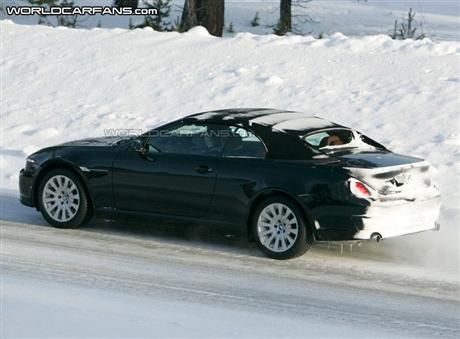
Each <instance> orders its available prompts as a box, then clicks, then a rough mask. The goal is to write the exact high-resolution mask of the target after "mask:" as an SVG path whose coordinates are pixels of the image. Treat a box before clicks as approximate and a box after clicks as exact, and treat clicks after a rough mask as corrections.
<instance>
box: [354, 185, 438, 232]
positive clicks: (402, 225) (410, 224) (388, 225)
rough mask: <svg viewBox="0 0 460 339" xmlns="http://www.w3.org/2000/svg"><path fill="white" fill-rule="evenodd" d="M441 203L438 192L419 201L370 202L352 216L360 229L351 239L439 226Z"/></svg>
mask: <svg viewBox="0 0 460 339" xmlns="http://www.w3.org/2000/svg"><path fill="white" fill-rule="evenodd" d="M440 207H441V196H440V195H439V194H437V195H435V196H432V197H430V198H428V199H425V200H420V201H417V200H416V201H406V202H403V203H380V204H373V205H371V206H370V207H369V209H368V210H367V211H366V214H365V215H357V216H352V219H353V221H354V222H355V223H356V224H357V225H358V229H359V231H358V232H357V233H356V234H355V235H354V236H353V238H354V239H371V238H372V237H373V236H380V237H381V238H391V237H397V236H400V235H405V234H411V233H417V232H422V231H428V230H438V229H439V224H438V222H437V220H438V217H439V211H440Z"/></svg>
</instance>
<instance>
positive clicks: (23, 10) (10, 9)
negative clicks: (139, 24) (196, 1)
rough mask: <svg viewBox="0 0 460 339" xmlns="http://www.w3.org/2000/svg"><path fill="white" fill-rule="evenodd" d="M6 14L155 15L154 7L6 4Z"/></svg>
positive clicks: (156, 12)
mask: <svg viewBox="0 0 460 339" xmlns="http://www.w3.org/2000/svg"><path fill="white" fill-rule="evenodd" d="M5 10H6V14H7V15H23V16H28V15H40V16H46V15H157V14H158V10H157V9H156V8H131V7H114V6H52V7H42V6H6V8H5Z"/></svg>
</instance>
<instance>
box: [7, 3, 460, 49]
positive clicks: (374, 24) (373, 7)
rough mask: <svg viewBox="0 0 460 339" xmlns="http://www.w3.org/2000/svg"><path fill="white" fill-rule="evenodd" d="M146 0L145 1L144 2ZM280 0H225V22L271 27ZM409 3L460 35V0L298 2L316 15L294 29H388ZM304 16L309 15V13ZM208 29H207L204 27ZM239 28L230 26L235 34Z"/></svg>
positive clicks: (436, 28)
mask: <svg viewBox="0 0 460 339" xmlns="http://www.w3.org/2000/svg"><path fill="white" fill-rule="evenodd" d="M74 2H75V3H76V4H81V5H83V4H84V5H107V6H109V5H111V4H112V3H113V1H112V0H74ZM26 3H27V2H26V1H25V0H8V4H26ZM140 3H142V1H141V2H140ZM183 4H184V1H183V0H173V6H172V9H171V19H172V20H171V21H173V20H175V19H176V18H177V17H180V16H181V10H182V6H183ZM278 7H279V0H263V1H260V0H226V8H225V23H226V28H228V26H229V25H230V23H232V24H233V27H234V30H235V32H236V33H238V32H251V33H255V34H267V33H272V31H273V27H274V25H275V24H276V23H277V20H278V17H279V12H278ZM409 8H413V10H414V11H415V12H416V17H415V23H416V28H417V33H422V32H423V33H425V34H426V35H427V36H428V37H429V38H431V39H433V40H438V41H439V40H460V35H459V31H460V22H459V20H458V16H459V15H460V4H459V2H458V1H452V0H423V1H420V0H404V1H401V0H367V1H357V0H328V1H325V0H314V1H312V2H310V3H308V4H307V5H306V7H305V8H304V9H299V8H296V7H294V10H293V15H294V16H296V15H299V14H306V15H308V16H309V17H310V18H311V20H307V21H306V22H302V21H303V20H299V19H300V18H299V19H296V17H294V20H293V22H294V26H295V30H297V31H299V32H301V33H303V34H311V35H313V36H318V35H319V34H325V35H331V34H334V33H336V32H342V33H343V34H345V35H347V36H364V35H376V34H377V35H378V34H389V33H391V32H392V30H393V26H394V22H395V20H398V22H402V21H403V20H404V18H406V17H407V12H408V11H409ZM256 12H259V17H260V26H258V27H252V26H251V25H250V22H251V21H252V20H253V18H254V16H255V14H256ZM5 17H6V18H7V19H10V20H13V21H15V22H17V23H22V24H24V23H27V24H35V23H37V21H38V18H37V17H36V16H34V17H14V16H6V15H5ZM304 18H305V17H304ZM130 19H131V20H132V22H133V23H134V24H136V23H140V22H142V17H136V16H132V17H112V16H101V15H97V16H94V17H85V18H84V20H83V21H82V23H81V25H82V26H83V27H96V26H97V25H101V26H102V27H104V28H114V27H118V28H128V25H129V20H130ZM202 33H203V32H202ZM234 34H235V33H228V32H225V35H227V36H231V35H234Z"/></svg>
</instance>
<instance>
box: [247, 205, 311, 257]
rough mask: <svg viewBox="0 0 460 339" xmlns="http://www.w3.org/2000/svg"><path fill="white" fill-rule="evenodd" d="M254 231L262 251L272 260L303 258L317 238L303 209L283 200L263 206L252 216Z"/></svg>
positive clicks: (258, 207) (259, 206)
mask: <svg viewBox="0 0 460 339" xmlns="http://www.w3.org/2000/svg"><path fill="white" fill-rule="evenodd" d="M252 231H253V235H254V239H256V242H257V245H258V246H259V248H260V249H261V251H262V252H263V253H264V254H265V255H266V256H268V257H269V258H272V259H278V260H284V259H291V258H295V257H298V256H301V255H302V254H304V253H305V252H306V251H307V250H308V249H309V248H310V246H311V244H312V242H313V234H312V232H311V230H310V228H309V227H308V226H307V224H306V221H305V217H304V214H303V213H302V211H301V210H300V208H299V207H297V205H296V204H295V203H293V202H292V200H290V199H288V198H285V197H281V196H274V197H269V198H267V199H265V200H263V201H261V202H260V204H259V205H258V206H257V208H256V209H255V211H254V214H253V216H252Z"/></svg>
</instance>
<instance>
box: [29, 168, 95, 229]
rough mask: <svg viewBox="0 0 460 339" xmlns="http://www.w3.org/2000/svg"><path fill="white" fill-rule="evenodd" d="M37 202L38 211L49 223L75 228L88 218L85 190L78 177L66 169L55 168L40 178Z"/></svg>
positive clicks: (60, 226)
mask: <svg viewBox="0 0 460 339" xmlns="http://www.w3.org/2000/svg"><path fill="white" fill-rule="evenodd" d="M38 200H39V201H38V203H39V208H40V212H41V213H42V215H43V217H44V218H45V219H46V221H48V223H50V224H51V225H53V226H55V227H59V228H77V227H79V226H80V225H82V224H84V223H85V222H86V221H87V220H89V215H90V211H89V206H88V198H87V196H86V192H85V190H84V188H83V184H82V183H81V181H80V179H79V178H78V177H77V176H76V175H75V174H74V173H73V172H72V171H69V170H67V169H55V170H52V171H50V172H48V173H47V174H45V176H44V177H43V178H42V180H41V182H40V185H39V191H38Z"/></svg>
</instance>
